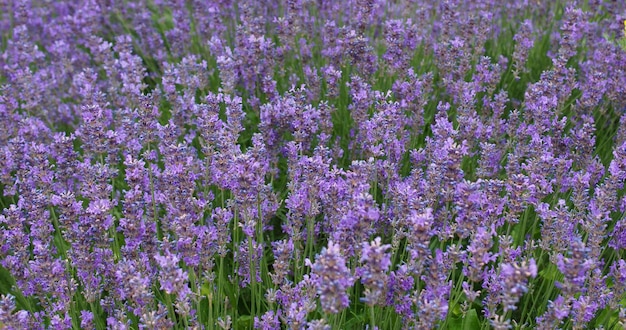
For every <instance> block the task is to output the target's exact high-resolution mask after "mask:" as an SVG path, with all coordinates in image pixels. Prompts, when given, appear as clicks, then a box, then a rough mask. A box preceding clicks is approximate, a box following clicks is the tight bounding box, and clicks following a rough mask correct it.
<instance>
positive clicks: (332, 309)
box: [307, 241, 354, 314]
mask: <svg viewBox="0 0 626 330" xmlns="http://www.w3.org/2000/svg"><path fill="white" fill-rule="evenodd" d="M307 265H308V266H309V267H311V281H312V282H313V283H315V287H316V289H317V294H318V296H319V298H320V303H321V305H322V310H323V311H324V312H325V313H332V314H336V313H339V312H340V311H341V310H343V309H344V308H346V307H348V305H349V304H350V298H349V297H348V294H347V292H346V290H347V289H348V288H349V287H351V286H352V284H353V283H354V278H353V277H352V274H351V272H350V269H348V268H347V267H346V260H345V258H344V257H343V256H342V253H341V250H340V248H339V245H338V244H334V243H333V242H332V241H329V242H328V247H325V248H323V249H322V251H321V252H320V254H318V256H317V258H316V260H315V263H313V264H312V263H311V261H310V260H308V259H307Z"/></svg>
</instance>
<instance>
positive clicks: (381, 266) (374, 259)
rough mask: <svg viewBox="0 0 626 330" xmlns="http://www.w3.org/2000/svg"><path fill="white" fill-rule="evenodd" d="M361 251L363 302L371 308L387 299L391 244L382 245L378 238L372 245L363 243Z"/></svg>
mask: <svg viewBox="0 0 626 330" xmlns="http://www.w3.org/2000/svg"><path fill="white" fill-rule="evenodd" d="M362 246H363V248H362V250H361V260H360V261H361V262H362V263H363V266H362V267H359V268H358V270H357V274H358V275H359V276H360V277H361V283H363V285H364V286H365V297H363V298H361V299H362V300H363V302H365V303H366V304H368V305H370V306H374V305H376V304H379V303H381V300H382V299H383V298H384V297H385V291H386V287H387V281H388V278H389V275H387V271H388V270H389V267H390V266H391V255H390V254H389V253H388V252H387V250H389V249H390V248H391V245H389V244H382V243H381V239H380V237H376V239H374V241H372V242H371V243H367V242H365V243H363V244H362Z"/></svg>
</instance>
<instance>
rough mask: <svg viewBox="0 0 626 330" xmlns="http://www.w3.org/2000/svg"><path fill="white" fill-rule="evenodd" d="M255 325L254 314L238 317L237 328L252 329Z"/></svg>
mask: <svg viewBox="0 0 626 330" xmlns="http://www.w3.org/2000/svg"><path fill="white" fill-rule="evenodd" d="M253 325H254V318H252V315H241V316H239V318H237V327H236V329H250V328H252V326H253Z"/></svg>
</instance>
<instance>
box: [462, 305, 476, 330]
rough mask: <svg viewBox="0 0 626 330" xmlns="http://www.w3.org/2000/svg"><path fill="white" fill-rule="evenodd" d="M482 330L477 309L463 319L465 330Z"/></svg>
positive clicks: (469, 312) (470, 311)
mask: <svg viewBox="0 0 626 330" xmlns="http://www.w3.org/2000/svg"><path fill="white" fill-rule="evenodd" d="M474 329H480V320H479V319H478V313H477V312H476V310H475V309H471V310H469V311H468V312H467V314H465V317H464V318H463V330H474Z"/></svg>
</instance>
